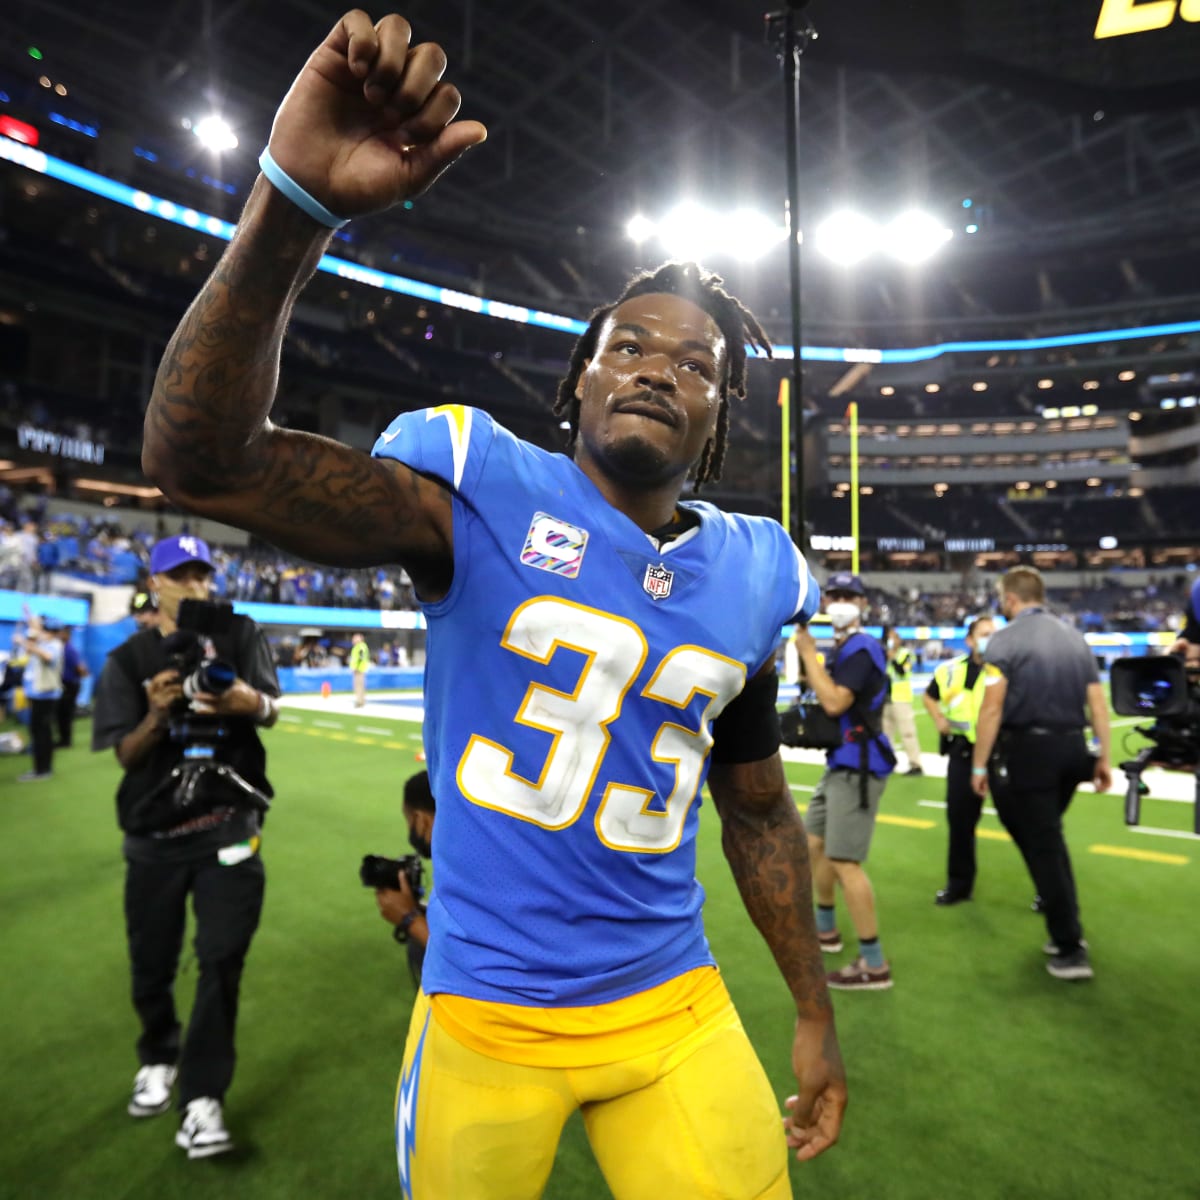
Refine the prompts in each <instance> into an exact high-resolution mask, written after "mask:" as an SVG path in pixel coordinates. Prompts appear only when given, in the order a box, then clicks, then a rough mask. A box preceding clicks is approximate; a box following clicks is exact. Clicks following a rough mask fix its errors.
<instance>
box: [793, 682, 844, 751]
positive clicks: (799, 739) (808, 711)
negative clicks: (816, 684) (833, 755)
mask: <svg viewBox="0 0 1200 1200" xmlns="http://www.w3.org/2000/svg"><path fill="white" fill-rule="evenodd" d="M779 736H780V738H781V739H782V741H783V744H784V745H785V746H792V747H795V748H798V749H804V750H834V749H836V748H837V747H838V746H840V745H841V744H842V743H843V742H844V741H845V738H844V737H843V736H842V724H841V722H840V721H839V720H838V719H837V717H831V716H830V715H829V714H828V713H827V712H826V711H825V710H824V709H823V708H822V707H821V705H820V704H819V703H818V702H817V698H816V696H814V695H813V694H812V693H811V692H810V693H807V694H804V695H801V697H800V699H799V700H797V701H796V703H795V704H793V705H792V707H791V708H788V709H785V710H784V711H783V712H781V713H780V714H779Z"/></svg>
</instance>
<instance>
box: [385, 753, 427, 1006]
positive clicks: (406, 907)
mask: <svg viewBox="0 0 1200 1200" xmlns="http://www.w3.org/2000/svg"><path fill="white" fill-rule="evenodd" d="M436 814H437V803H436V802H435V800H434V798H433V789H432V788H431V787H430V786H429V772H428V771H418V772H417V773H416V774H415V775H413V776H411V777H410V778H408V779H407V780H405V782H404V820H405V822H406V823H407V825H408V844H409V845H410V846H411V847H412V848H413V851H414V852H415V853H416V854H419V855H420V856H421V857H422V858H424V859H428V858H430V857H431V856H432V854H433V822H434V818H435V816H436ZM375 903H376V904H377V905H378V906H379V914H380V916H382V917H383V919H384V920H385V921H388V922H390V923H391V924H392V925H394V926H395V927H396V928H395V938H396V941H398V942H400V943H401V944H402V945H404V944H406V945H407V948H408V965H409V968H410V970H411V971H412V973H413V979H415V980H416V982H417V986H418V987H419V986H420V984H421V967H422V965H423V963H424V961H425V947H426V946H427V945H428V944H429V924H428V922H427V921H426V920H425V905H424V904H422V903H421V902H420V899H419V898H418V897H416V896H414V895H413V893H412V888H411V887H409V884H408V880H407V879H406V878H405V876H404V872H403V871H398V872H397V877H396V886H395V887H394V888H377V889H376V891H375Z"/></svg>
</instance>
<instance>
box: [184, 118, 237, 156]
mask: <svg viewBox="0 0 1200 1200" xmlns="http://www.w3.org/2000/svg"><path fill="white" fill-rule="evenodd" d="M192 132H193V133H194V134H195V135H196V136H197V137H198V138H199V139H200V144H201V145H202V146H203V147H204V148H205V149H206V150H212V151H213V152H214V153H215V154H220V153H221V151H223V150H236V149H237V145H238V139H237V134H236V133H234V132H233V130H232V129H231V128H230V126H229V122H228V121H226V120H225V118H224V117H219V116H217V115H216V113H210V114H209V115H208V116H207V117H201V118H200V120H199V121H197V122H196V123H195V124H194V125H193V126H192Z"/></svg>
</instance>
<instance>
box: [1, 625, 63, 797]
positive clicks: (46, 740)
mask: <svg viewBox="0 0 1200 1200" xmlns="http://www.w3.org/2000/svg"><path fill="white" fill-rule="evenodd" d="M59 628H60V624H59V622H58V621H56V620H55V619H54V618H53V617H37V616H32V617H30V618H29V620H28V621H27V622H26V631H25V633H23V634H21V633H15V634H13V639H12V640H13V645H14V646H16V647H19V648H20V649H22V650H24V651H25V652H26V653H27V654H28V655H29V660H28V662H26V664H25V677H24V679H23V681H22V686H23V687H24V689H25V698H26V699H27V700H28V701H29V740H30V749H31V750H32V752H33V770H31V771H26V772H25V774H24V775H18V776H17V780H18V782H20V783H33V782H35V781H38V780H42V779H49V778H50V777H51V776H52V774H53V772H54V712H55V709H56V708H57V706H58V700H59V697H60V696H61V695H62V660H63V645H62V642H61V641H60V640H59V637H58V631H59Z"/></svg>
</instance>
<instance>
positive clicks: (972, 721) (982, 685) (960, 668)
mask: <svg viewBox="0 0 1200 1200" xmlns="http://www.w3.org/2000/svg"><path fill="white" fill-rule="evenodd" d="M970 664H971V656H970V655H969V654H964V655H963V656H962V657H961V658H952V659H951V660H950V661H949V662H944V663H942V665H941V666H940V667H938V668H937V670H936V671H934V673H933V677H934V679H935V680H937V685H938V707H939V708H940V709H941V710H942V713H943V714H944V715H945V717H946V720H948V721H949V722H950V731H951V733H958V734H961V735H962V736H963V737H965V738H966V739H967V741H969V742H971V743H972V744H974V742H975V727H976V725H977V724H978V723H979V710H980V709H981V708H982V707H983V693H984V692H985V691H986V690H987V681H986V680H985V679H984V672H983V671H982V670H980V672H979V675H978V676H977V677H976V679H975V686H974V687H973V688H971V690H970V691H967V668H968V667H969V666H970Z"/></svg>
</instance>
